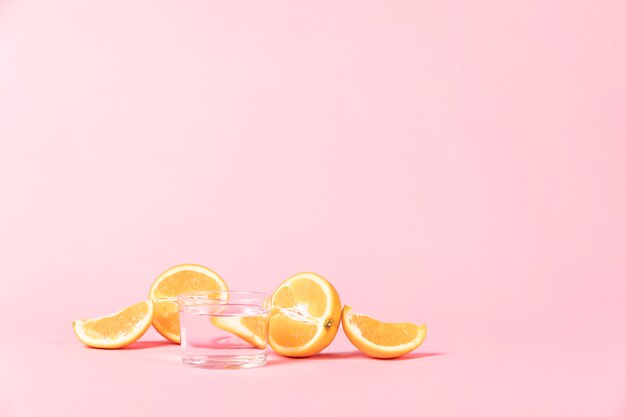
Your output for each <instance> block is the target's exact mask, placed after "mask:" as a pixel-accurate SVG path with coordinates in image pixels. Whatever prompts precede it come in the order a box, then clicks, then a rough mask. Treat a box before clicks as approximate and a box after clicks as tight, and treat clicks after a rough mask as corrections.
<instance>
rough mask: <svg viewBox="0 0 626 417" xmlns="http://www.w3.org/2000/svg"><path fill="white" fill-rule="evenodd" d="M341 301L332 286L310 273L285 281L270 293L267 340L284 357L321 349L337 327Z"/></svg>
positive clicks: (310, 354) (335, 331)
mask: <svg viewBox="0 0 626 417" xmlns="http://www.w3.org/2000/svg"><path fill="white" fill-rule="evenodd" d="M340 321H341V301H340V300H339V294H337V291H336V290H335V288H334V287H333V286H332V285H331V284H330V282H328V281H327V280H326V279H324V278H322V277H321V276H319V275H317V274H315V273H313V272H303V273H300V274H297V275H294V276H293V277H291V278H288V279H287V280H285V281H284V282H283V283H282V284H280V286H279V287H278V288H277V289H276V291H274V294H273V295H272V310H271V312H270V329H269V343H270V346H271V347H272V349H274V351H276V352H277V353H280V354H281V355H285V356H293V357H306V356H312V355H315V354H316V353H319V352H321V351H322V350H323V349H324V348H325V347H326V346H328V345H329V344H330V342H332V341H333V339H334V338H335V335H336V334H337V330H339V323H340Z"/></svg>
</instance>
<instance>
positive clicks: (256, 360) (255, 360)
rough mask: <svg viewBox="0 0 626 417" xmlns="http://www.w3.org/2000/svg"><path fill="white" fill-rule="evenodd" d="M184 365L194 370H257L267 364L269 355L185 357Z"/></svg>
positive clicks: (264, 353)
mask: <svg viewBox="0 0 626 417" xmlns="http://www.w3.org/2000/svg"><path fill="white" fill-rule="evenodd" d="M183 363H184V364H185V365H187V366H192V367H194V368H208V369H244V368H256V367H259V366H263V365H265V364H266V363H267V353H266V352H263V353H260V354H258V355H247V356H191V355H183Z"/></svg>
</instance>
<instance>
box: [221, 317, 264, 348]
mask: <svg viewBox="0 0 626 417" xmlns="http://www.w3.org/2000/svg"><path fill="white" fill-rule="evenodd" d="M211 323H213V324H214V325H215V326H217V327H219V328H220V329H222V330H226V331H227V332H230V333H233V334H235V335H237V336H239V337H240V338H242V339H243V340H245V341H246V342H248V343H250V344H251V345H253V346H255V347H257V348H259V349H265V348H266V346H267V327H268V321H267V319H266V318H265V317H263V316H252V317H211Z"/></svg>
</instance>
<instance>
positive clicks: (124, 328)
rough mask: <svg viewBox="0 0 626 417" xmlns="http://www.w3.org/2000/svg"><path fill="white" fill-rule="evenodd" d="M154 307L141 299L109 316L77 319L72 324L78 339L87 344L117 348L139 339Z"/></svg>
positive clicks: (148, 323) (147, 324)
mask: <svg viewBox="0 0 626 417" xmlns="http://www.w3.org/2000/svg"><path fill="white" fill-rule="evenodd" d="M153 313H154V307H153V305H152V301H150V300H148V301H142V302H140V303H137V304H135V305H132V306H130V307H127V308H125V309H123V310H120V311H118V312H115V313H113V314H111V315H109V316H104V317H98V318H94V319H77V320H74V323H72V326H73V327H74V333H76V336H77V337H78V339H79V340H80V341H81V342H83V343H84V344H86V345H87V346H91V347H95V348H103V349H117V348H121V347H124V346H126V345H129V344H131V343H133V342H134V341H136V340H137V339H139V338H140V337H141V336H143V334H144V333H145V332H146V330H148V328H149V327H150V323H152V316H153Z"/></svg>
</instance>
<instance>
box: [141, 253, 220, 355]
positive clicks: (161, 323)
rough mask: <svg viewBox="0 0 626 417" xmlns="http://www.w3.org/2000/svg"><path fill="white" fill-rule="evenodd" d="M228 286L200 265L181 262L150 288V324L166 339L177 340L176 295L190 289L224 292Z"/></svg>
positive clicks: (177, 341) (178, 337)
mask: <svg viewBox="0 0 626 417" xmlns="http://www.w3.org/2000/svg"><path fill="white" fill-rule="evenodd" d="M227 289H228V287H227V286H226V283H225V282H224V280H223V279H222V278H221V277H220V276H219V275H218V274H217V273H216V272H215V271H213V270H211V269H209V268H207V267H206V266H202V265H193V264H183V265H177V266H175V267H173V268H170V269H168V270H167V271H165V272H163V273H162V274H161V275H159V277H158V278H157V279H156V281H154V284H152V287H151V288H150V299H151V300H152V302H153V303H154V318H153V320H152V325H153V326H154V328H155V329H156V330H157V331H158V332H159V333H160V334H161V335H162V336H163V337H165V338H166V339H168V340H170V341H172V342H174V343H180V323H179V321H178V303H177V299H176V297H177V296H178V295H179V294H182V293H186V292H193V291H224V290H227Z"/></svg>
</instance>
